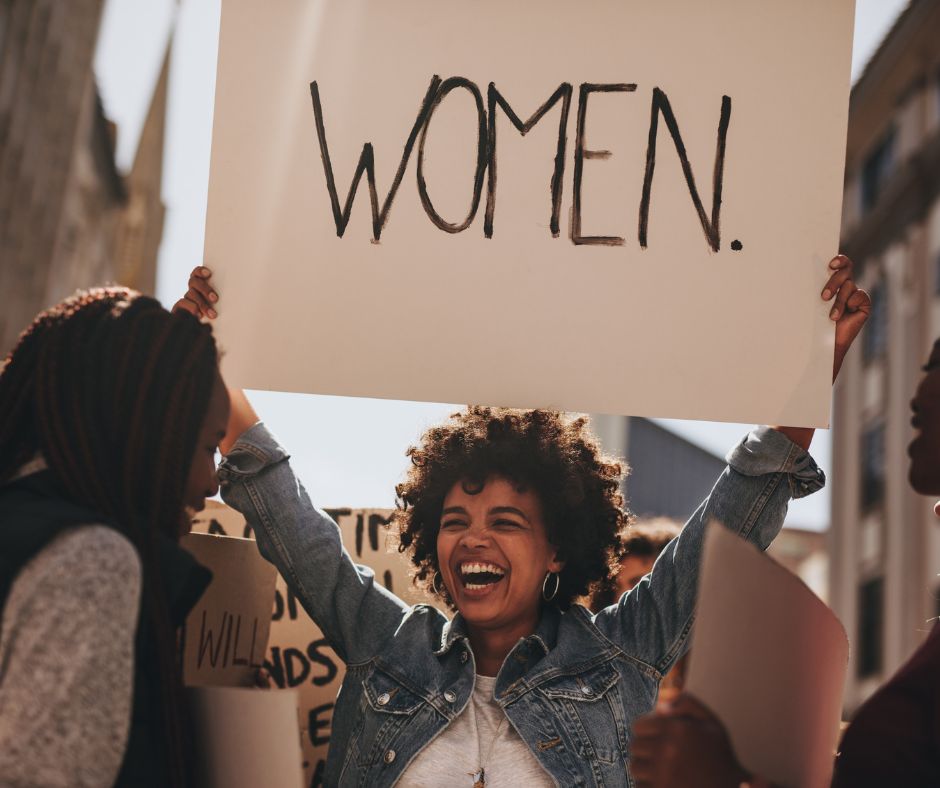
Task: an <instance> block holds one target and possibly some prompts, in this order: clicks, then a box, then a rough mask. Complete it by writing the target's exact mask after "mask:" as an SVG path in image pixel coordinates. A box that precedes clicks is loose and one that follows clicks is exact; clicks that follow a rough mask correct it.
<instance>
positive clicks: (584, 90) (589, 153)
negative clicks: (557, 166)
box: [571, 82, 636, 246]
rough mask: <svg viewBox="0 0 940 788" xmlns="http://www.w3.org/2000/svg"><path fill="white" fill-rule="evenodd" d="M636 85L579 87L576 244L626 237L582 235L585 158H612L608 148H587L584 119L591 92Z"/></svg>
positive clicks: (624, 90) (573, 233)
mask: <svg viewBox="0 0 940 788" xmlns="http://www.w3.org/2000/svg"><path fill="white" fill-rule="evenodd" d="M635 90H636V85H632V84H631V85H625V84H622V83H619V84H612V83H603V84H598V85H593V84H591V83H589V82H583V83H582V84H581V87H580V89H579V90H578V128H577V132H576V135H575V144H574V195H573V197H572V203H571V242H572V243H573V244H575V245H576V246H580V245H582V244H588V245H592V246H623V244H624V239H623V238H621V237H620V236H619V235H581V178H582V173H583V171H584V160H585V159H609V158H610V156H611V153H610V151H608V150H587V149H585V147H584V132H585V127H584V126H585V120H586V118H587V101H588V96H590V95H591V93H632V92H633V91H635Z"/></svg>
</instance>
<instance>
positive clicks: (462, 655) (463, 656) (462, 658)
mask: <svg viewBox="0 0 940 788" xmlns="http://www.w3.org/2000/svg"><path fill="white" fill-rule="evenodd" d="M468 659H470V655H469V654H467V652H466V651H461V652H460V664H461V665H463V664H464V663H465V662H466V661H467V660H468Z"/></svg>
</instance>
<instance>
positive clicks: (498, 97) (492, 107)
mask: <svg viewBox="0 0 940 788" xmlns="http://www.w3.org/2000/svg"><path fill="white" fill-rule="evenodd" d="M572 92H573V89H572V87H571V84H570V83H568V82H562V83H561V84H560V85H559V86H558V89H557V90H556V91H555V92H554V93H552V95H551V96H549V98H548V101H546V102H545V103H544V104H542V106H541V107H539V108H538V109H537V110H536V111H535V112H534V113H533V114H532V116H531V117H530V118H529V119H528V120H527V121H525V122H524V123H523V122H522V120H521V119H520V118H519V116H518V115H517V114H516V113H515V111H514V110H513V108H512V107H510V106H509V102H508V101H506V99H505V98H504V97H503V94H502V93H500V92H499V91H498V90H497V89H496V85H495V84H493V83H492V82H490V85H489V88H488V89H487V91H486V99H487V102H486V103H487V111H488V115H489V129H488V132H487V138H488V141H489V144H488V147H489V161H488V168H489V169H488V170H487V182H486V212H485V214H484V217H483V234H484V235H485V236H486V237H487V238H492V237H493V214H494V212H495V211H496V107H497V105H498V106H499V107H501V108H502V110H503V112H505V113H506V117H507V118H509V120H510V121H511V122H512V125H513V126H515V127H516V130H517V131H518V132H519V133H520V134H521V135H522V136H523V137H524V136H525V135H526V134H528V133H529V132H530V131H531V130H532V127H533V126H535V124H536V123H538V122H539V121H540V120H541V119H542V118H543V117H544V116H545V114H546V113H547V112H548V111H549V110H550V109H551V108H552V107H554V106H555V104H557V103H558V101H559V100H560V101H561V117H560V118H559V119H558V147H557V150H556V153H555V168H554V170H553V171H552V180H551V183H550V185H549V189H550V191H551V195H552V215H551V219H550V221H549V227H550V228H551V231H552V237H553V238H557V237H558V216H559V214H560V213H561V189H562V183H563V178H564V174H565V148H566V146H567V143H568V135H567V133H566V129H567V128H568V112H569V110H570V109H571V94H572Z"/></svg>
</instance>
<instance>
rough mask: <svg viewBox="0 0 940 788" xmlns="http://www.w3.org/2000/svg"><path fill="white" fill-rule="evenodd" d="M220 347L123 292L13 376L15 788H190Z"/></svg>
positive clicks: (7, 623)
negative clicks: (182, 636) (199, 533)
mask: <svg viewBox="0 0 940 788" xmlns="http://www.w3.org/2000/svg"><path fill="white" fill-rule="evenodd" d="M228 416H229V403H228V396H227V393H226V390H225V386H224V385H223V383H222V379H221V377H220V375H219V372H218V365H217V351H216V346H215V342H214V340H213V338H212V332H211V330H210V329H209V327H208V326H205V325H201V324H200V323H199V321H197V320H195V319H193V317H192V316H191V315H188V314H174V315H171V314H170V313H169V312H167V311H166V310H165V309H164V308H163V307H161V306H160V304H159V303H158V302H157V301H155V300H154V299H151V298H147V297H144V296H141V295H139V294H138V293H135V292H133V291H130V290H127V289H123V288H109V289H98V290H91V291H88V292H79V293H77V294H75V295H74V296H73V297H71V298H68V299H66V300H65V301H63V302H62V303H60V304H58V305H57V306H55V307H53V308H51V309H49V310H47V311H45V312H43V313H41V314H40V315H39V316H38V317H37V318H36V319H35V321H34V322H33V324H32V325H31V326H30V327H29V328H28V329H27V330H26V331H25V332H24V333H23V335H22V336H21V338H20V340H19V342H18V344H17V345H16V347H15V348H14V349H13V351H12V353H11V354H10V356H9V357H8V358H7V360H6V362H5V365H4V367H3V369H2V372H0V603H2V605H3V608H2V609H3V614H2V618H0V782H2V783H3V784H4V785H45V786H66V785H68V786H72V785H95V786H100V785H111V784H113V783H115V782H116V783H117V784H118V785H127V786H181V785H185V784H187V782H188V780H187V769H188V758H187V753H186V748H187V746H188V744H189V736H188V731H187V719H186V715H185V713H184V709H183V705H182V701H181V697H180V696H181V680H180V672H179V668H178V664H177V659H176V629H177V627H178V626H179V625H180V624H181V623H182V622H183V619H184V617H185V615H186V613H187V612H188V611H189V609H190V608H191V606H192V605H193V604H195V602H196V601H197V600H198V598H199V597H200V595H201V594H202V592H203V590H204V589H205V587H206V585H207V584H208V582H209V579H210V575H209V573H208V570H205V569H204V568H202V567H201V566H199V565H198V564H196V563H195V561H194V560H193V559H192V558H191V557H190V556H189V554H188V553H186V552H185V551H183V550H182V549H180V548H179V547H178V545H177V542H178V539H179V537H180V535H181V534H182V533H184V532H186V531H187V530H188V527H189V521H190V514H191V512H192V511H193V510H196V509H201V508H202V507H203V505H204V502H205V499H206V497H207V496H211V495H214V494H215V493H216V492H217V490H218V482H217V478H216V469H215V457H214V455H215V451H216V448H217V445H218V441H219V439H220V437H221V436H222V434H223V433H224V430H225V426H226V423H227V421H228Z"/></svg>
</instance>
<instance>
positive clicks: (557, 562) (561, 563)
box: [547, 547, 567, 573]
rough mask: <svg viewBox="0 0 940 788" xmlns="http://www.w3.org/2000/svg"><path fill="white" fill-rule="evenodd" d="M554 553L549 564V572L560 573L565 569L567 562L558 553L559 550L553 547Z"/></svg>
mask: <svg viewBox="0 0 940 788" xmlns="http://www.w3.org/2000/svg"><path fill="white" fill-rule="evenodd" d="M552 549H553V550H554V552H553V553H552V560H551V561H549V562H548V567H547V571H549V572H555V573H558V572H560V571H561V570H562V569H564V568H565V564H566V563H567V561H565V560H564V559H563V558H562V557H561V555H560V554H559V552H558V549H557V548H555V547H553V548H552Z"/></svg>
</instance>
